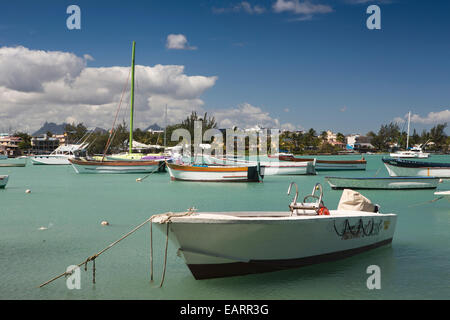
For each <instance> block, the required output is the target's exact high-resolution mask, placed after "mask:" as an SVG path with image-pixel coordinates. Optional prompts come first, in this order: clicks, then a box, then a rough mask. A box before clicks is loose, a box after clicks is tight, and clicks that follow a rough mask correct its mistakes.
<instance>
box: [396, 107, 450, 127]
mask: <svg viewBox="0 0 450 320" xmlns="http://www.w3.org/2000/svg"><path fill="white" fill-rule="evenodd" d="M407 120H408V114H406V115H404V116H403V117H396V118H395V119H394V122H398V123H404V122H406V121H407ZM411 122H412V123H421V124H438V123H444V122H449V123H450V110H449V109H445V110H442V111H438V112H430V113H428V114H427V115H426V116H425V117H421V116H420V115H418V114H411Z"/></svg>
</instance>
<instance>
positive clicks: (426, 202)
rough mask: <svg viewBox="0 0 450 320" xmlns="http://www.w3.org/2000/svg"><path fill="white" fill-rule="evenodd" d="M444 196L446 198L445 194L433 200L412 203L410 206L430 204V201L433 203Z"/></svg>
mask: <svg viewBox="0 0 450 320" xmlns="http://www.w3.org/2000/svg"><path fill="white" fill-rule="evenodd" d="M443 198H444V196H440V197H437V198H436V199H433V200H429V201H425V202H421V203H416V204H412V205H410V206H408V208H411V207H417V206H421V205H424V204H428V203H433V202H436V201H438V200H441V199H443Z"/></svg>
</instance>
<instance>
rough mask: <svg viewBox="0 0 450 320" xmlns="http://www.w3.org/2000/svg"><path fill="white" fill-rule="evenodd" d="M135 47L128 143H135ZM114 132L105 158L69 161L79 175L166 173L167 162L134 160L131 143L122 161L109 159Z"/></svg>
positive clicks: (132, 59)
mask: <svg viewBox="0 0 450 320" xmlns="http://www.w3.org/2000/svg"><path fill="white" fill-rule="evenodd" d="M135 46H136V42H135V41H133V46H132V58H131V101H130V107H131V111H130V137H129V140H128V141H133V117H134V115H133V114H134V111H133V110H134V70H135ZM113 128H114V124H113ZM112 136H113V130H111V132H110V138H109V139H108V143H107V145H106V147H105V151H104V154H103V156H101V157H96V158H95V159H89V158H73V159H69V161H70V163H71V164H72V166H73V168H74V169H75V172H77V173H153V172H164V171H165V168H166V166H165V161H164V159H162V160H141V158H142V155H141V154H137V155H136V159H134V158H133V142H131V143H129V152H128V154H125V155H124V157H123V158H121V159H113V160H111V159H108V158H107V157H106V152H107V150H108V148H109V145H110V143H111V141H112Z"/></svg>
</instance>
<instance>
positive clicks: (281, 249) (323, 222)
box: [151, 183, 397, 279]
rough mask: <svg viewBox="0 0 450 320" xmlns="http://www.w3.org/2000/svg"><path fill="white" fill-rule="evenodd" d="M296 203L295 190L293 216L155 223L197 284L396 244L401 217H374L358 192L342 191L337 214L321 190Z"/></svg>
mask: <svg viewBox="0 0 450 320" xmlns="http://www.w3.org/2000/svg"><path fill="white" fill-rule="evenodd" d="M292 185H293V183H291V185H290V186H289V190H288V191H291V190H290V189H291V187H292ZM294 185H295V184H294ZM295 186H296V185H295ZM316 190H320V195H318V194H317V192H316ZM288 193H289V192H288ZM297 198H298V188H297V186H296V195H295V198H294V201H293V202H292V203H291V204H290V205H289V208H290V210H289V211H274V212H272V211H237V212H195V211H192V210H190V211H188V212H186V213H182V214H171V213H166V214H161V215H156V216H153V217H152V220H151V221H152V225H155V226H156V227H157V228H158V229H159V230H160V231H161V232H163V233H164V234H167V237H168V239H170V241H172V242H173V243H174V245H175V247H176V248H177V249H178V251H177V252H178V253H179V254H181V256H182V257H183V258H184V260H185V262H186V264H187V266H188V267H189V269H190V271H191V273H192V274H193V276H194V278H195V279H209V278H218V277H229V276H237V275H245V274H252V273H262V272H270V271H277V270H283V269H289V268H298V267H301V266H306V265H311V264H315V263H320V262H327V261H333V260H337V259H340V258H346V257H350V256H353V255H355V254H358V253H361V252H365V251H367V250H370V249H374V248H377V247H380V246H383V245H387V244H390V243H391V242H392V239H393V236H394V231H395V226H396V220H397V216H396V215H395V214H381V213H379V212H375V211H376V208H378V206H375V205H373V204H372V203H371V202H370V200H368V199H367V198H365V197H363V196H362V195H360V194H359V193H357V192H356V191H352V190H344V192H343V195H342V197H341V201H340V203H339V207H338V209H337V210H328V209H326V207H325V206H324V202H323V192H322V188H321V186H320V184H317V185H316V186H315V187H314V190H313V193H312V194H310V195H307V196H306V197H305V198H304V200H303V202H300V203H298V202H297ZM311 199H313V200H314V202H308V200H311ZM361 208H362V209H363V210H361Z"/></svg>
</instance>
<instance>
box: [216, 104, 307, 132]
mask: <svg viewBox="0 0 450 320" xmlns="http://www.w3.org/2000/svg"><path fill="white" fill-rule="evenodd" d="M212 114H213V116H214V117H215V118H216V120H217V122H218V124H219V127H220V128H232V127H233V126H236V127H238V128H241V129H247V128H251V127H255V126H256V125H258V126H260V127H262V128H274V129H276V128H278V129H287V130H294V129H296V128H301V127H300V126H298V125H297V126H295V125H293V124H291V123H283V124H281V123H280V121H279V120H278V119H277V118H272V117H271V116H270V114H269V112H265V111H263V110H262V109H261V108H260V107H256V106H253V105H251V104H249V103H242V104H240V105H238V106H237V107H235V108H229V109H223V110H216V111H214V112H213V113H212Z"/></svg>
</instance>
